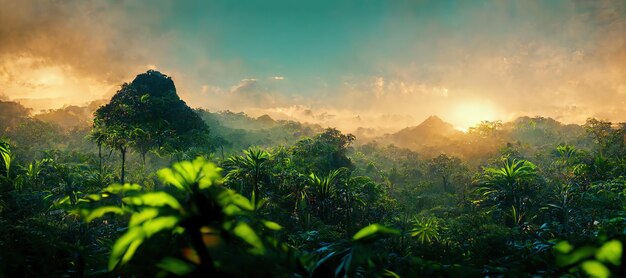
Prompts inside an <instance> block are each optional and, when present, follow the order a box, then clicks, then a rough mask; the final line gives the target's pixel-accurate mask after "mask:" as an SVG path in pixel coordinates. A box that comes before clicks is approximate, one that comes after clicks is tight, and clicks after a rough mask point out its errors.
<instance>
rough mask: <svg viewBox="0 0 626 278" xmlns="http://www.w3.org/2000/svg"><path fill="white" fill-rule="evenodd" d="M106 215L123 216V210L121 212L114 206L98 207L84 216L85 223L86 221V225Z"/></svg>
mask: <svg viewBox="0 0 626 278" xmlns="http://www.w3.org/2000/svg"><path fill="white" fill-rule="evenodd" d="M107 213H115V214H124V210H122V209H121V208H119V207H114V206H106V207H99V208H96V209H94V210H92V211H90V212H89V213H88V214H87V215H86V216H85V221H87V223H89V222H91V221H93V220H94V219H96V218H100V217H102V216H103V215H105V214H107Z"/></svg>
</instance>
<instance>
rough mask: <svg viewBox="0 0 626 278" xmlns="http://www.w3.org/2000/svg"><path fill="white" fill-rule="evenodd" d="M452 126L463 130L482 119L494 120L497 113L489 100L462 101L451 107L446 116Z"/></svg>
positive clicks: (465, 130)
mask: <svg viewBox="0 0 626 278" xmlns="http://www.w3.org/2000/svg"><path fill="white" fill-rule="evenodd" d="M448 118H449V119H450V121H451V122H452V124H453V125H454V127H455V128H456V129H458V130H461V131H463V132H467V130H468V129H469V128H470V127H472V126H475V125H476V124H478V123H480V122H482V121H494V120H496V119H497V113H496V111H495V109H494V108H493V106H492V105H491V104H490V103H489V102H485V101H464V102H461V103H458V104H456V105H454V106H453V107H452V110H451V111H450V116H449V117H448Z"/></svg>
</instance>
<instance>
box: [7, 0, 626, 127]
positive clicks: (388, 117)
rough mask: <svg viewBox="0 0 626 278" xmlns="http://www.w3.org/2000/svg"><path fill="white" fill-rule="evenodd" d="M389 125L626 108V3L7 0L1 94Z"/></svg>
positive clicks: (49, 101) (43, 105) (50, 101)
mask: <svg viewBox="0 0 626 278" xmlns="http://www.w3.org/2000/svg"><path fill="white" fill-rule="evenodd" d="M148 69H156V70H158V71H161V72H162V73H165V74H167V75H169V76H171V77H172V78H173V80H174V82H175V84H176V86H177V89H178V93H179V95H180V96H181V98H183V100H185V101H186V102H187V104H188V105H190V106H191V107H202V108H206V109H209V110H211V111H220V110H231V111H235V112H239V111H243V112H246V113H247V114H249V115H251V116H260V115H263V114H268V115H270V116H272V117H274V118H278V119H292V120H299V121H303V122H310V123H320V124H323V125H328V126H335V127H339V128H342V129H345V130H348V131H350V130H354V129H356V128H357V127H366V128H371V129H372V130H377V131H381V132H391V131H393V130H397V129H400V128H404V127H406V126H412V125H417V124H419V123H420V122H421V121H423V120H424V119H425V118H427V117H428V116H430V115H438V116H439V117H441V118H442V119H444V120H446V121H448V122H450V123H452V124H453V125H454V126H456V127H457V128H459V129H466V128H468V127H469V126H472V125H474V124H476V123H478V122H480V121H481V120H503V121H507V120H512V119H514V118H515V117H518V116H525V115H526V116H545V117H552V118H555V119H557V120H559V121H562V122H565V123H583V122H584V121H585V119H586V118H588V117H596V118H600V119H605V120H610V121H614V122H624V121H626V1H560V0H552V1H481V0H476V1H445V0H438V1H421V0H414V1H401V0H396V1H374V0H363V1H348V0H346V1H344V0H332V1H322V0H317V1H289V0H285V1H237V0H231V1H228V0H224V1H164V0H153V1H147V0H146V1H124V0H108V1H89V0H87V1H78V0H68V1H52V0H48V1H45V0H42V1H26V0H24V1H12V0H0V99H8V100H17V101H20V102H22V103H23V104H24V105H26V106H29V107H32V108H34V111H38V110H40V109H49V108H59V107H62V106H64V105H81V104H85V103H87V102H89V101H91V100H98V99H106V98H110V97H111V96H112V95H113V94H114V93H115V92H116V90H118V89H119V86H120V85H121V84H122V83H124V82H130V81H132V79H133V77H134V76H135V75H137V74H139V73H142V72H145V71H146V70H148Z"/></svg>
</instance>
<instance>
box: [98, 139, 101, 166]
mask: <svg viewBox="0 0 626 278" xmlns="http://www.w3.org/2000/svg"><path fill="white" fill-rule="evenodd" d="M98 160H99V161H100V162H99V164H98V167H100V172H102V144H98Z"/></svg>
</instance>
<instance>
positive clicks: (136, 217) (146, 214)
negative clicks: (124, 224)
mask: <svg viewBox="0 0 626 278" xmlns="http://www.w3.org/2000/svg"><path fill="white" fill-rule="evenodd" d="M158 215H159V210H158V209H156V208H146V209H144V210H142V211H140V212H136V213H133V215H131V216H130V222H129V223H128V226H129V227H133V226H137V225H140V224H142V223H143V222H145V221H147V220H150V219H152V218H155V217H157V216H158Z"/></svg>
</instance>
